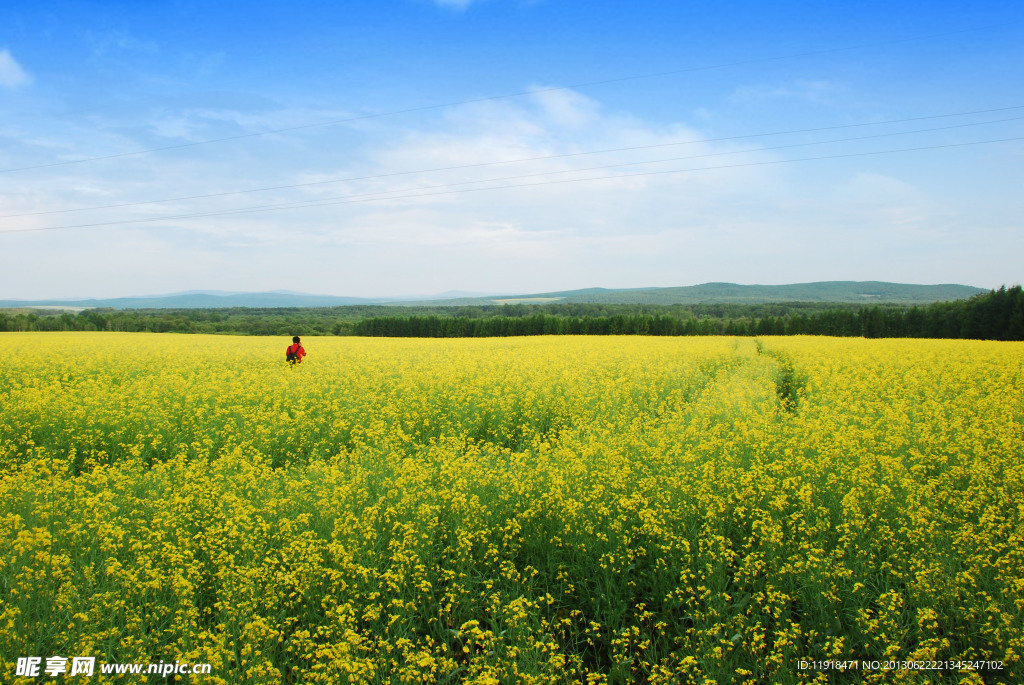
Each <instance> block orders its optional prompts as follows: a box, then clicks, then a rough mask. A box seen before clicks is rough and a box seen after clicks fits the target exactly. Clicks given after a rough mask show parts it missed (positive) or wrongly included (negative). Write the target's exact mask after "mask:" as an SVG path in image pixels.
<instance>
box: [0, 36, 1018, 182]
mask: <svg viewBox="0 0 1024 685" xmlns="http://www.w3.org/2000/svg"><path fill="white" fill-rule="evenodd" d="M1016 23H1019V22H1009V23H1001V24H987V25H984V26H975V27H969V28H963V29H957V30H955V31H943V32H940V33H932V34H925V35H921V36H911V37H907V38H897V39H893V40H885V41H876V42H873V43H862V44H858V45H848V46H842V47H834V48H824V49H821V50H808V51H804V52H797V53H791V54H787V55H775V56H771V57H758V58H752V59H745V60H737V61H733V62H725V63H721V64H712V65H704V66H698V67H685V68H681V69H669V70H665V71H658V72H650V73H646V74H634V75H631V76H621V77H617V78H609V79H599V80H594V81H584V82H580V83H575V84H570V85H567V86H551V87H545V88H536V89H531V90H525V91H520V92H516V93H507V94H504V95H491V96H486V97H480V98H470V99H466V100H459V101H454V102H446V103H441V104H434V105H423V106H420V107H408V108H404V109H397V110H390V111H387V112H376V113H372V114H362V115H358V116H352V117H344V118H339V119H331V120H327V121H320V122H314V123H309V124H301V125H298V126H288V127H283V128H276V129H270V130H266V131H256V132H253V133H243V134H238V135H233V136H224V137H221V138H210V139H207V140H199V141H192V142H189V143H177V144H175V145H165V146H161V147H154V148H147V149H143V150H133V151H130V152H120V153H116V154H111V155H98V156H94V157H85V158H82V159H72V160H62V161H59V162H49V163H46V164H35V165H30V166H23V167H16V168H11V169H0V173H15V172H20V171H30V170H33V169H49V168H53V167H58V166H68V165H72V164H84V163H86V162H95V161H101V160H108V159H118V158H123V157H131V156H136V155H144V154H150V153H154V152H164V151H168V150H179V149H183V148H191V147H198V146H201V145H210V144H213V143H223V142H227V141H233V140H244V139H248V138H257V137H260V136H266V135H272V134H277V133H288V132H292V131H300V130H304V129H310V128H318V127H323V126H334V125H337V124H344V123H351V122H356V121H365V120H368V119H379V118H383V117H389V116H396V115H400V114H410V113H414V112H425V111H429V110H434V109H443V108H445V107H455V106H459V105H467V104H474V103H479V102H491V101H495V100H508V99H512V98H517V97H524V96H527V95H536V94H540V93H549V92H558V91H564V90H573V89H578V88H587V87H591V86H598V85H606V84H609V83H622V82H626V81H637V80H641V79H648V78H659V77H663V76H672V75H677V74H687V73H694V72H699V71H712V70H715V69H725V68H729V67H736V66H743V65H747V64H761V63H765V62H775V61H781V60H787V59H798V58H801V57H813V56H817V55H825V54H830V53H836V52H844V51H850V50H862V49H865V48H872V47H880V46H884V45H894V44H899V43H907V42H913V41H919V40H929V39H932V38H942V37H945V36H951V35H957V34H962V33H969V32H974V31H984V30H988V29H991V28H999V27H1004V26H1011V25H1014V24H1016Z"/></svg>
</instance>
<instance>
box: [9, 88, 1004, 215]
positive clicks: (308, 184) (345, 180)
mask: <svg viewBox="0 0 1024 685" xmlns="http://www.w3.org/2000/svg"><path fill="white" fill-rule="evenodd" d="M1015 109H1024V105H1013V106H1010V107H997V108H991V109H979V110H971V111H966V112H953V113H948V114H934V115H927V116H919V117H908V118H904V119H890V120H885V121H873V122H863V123H858V124H840V125H834V126H819V127H815V128H805V129H791V130H787V131H772V132H768V133H749V134H743V135H737V136H723V137H718V138H700V139H694V140H685V141H676V142H669V143H655V144H651V145H634V146H630V147H620V148H605V149H600V150H587V151H580V152H566V153H561V154H556V155H541V156H535V157H522V158H518V159H509V160H498V161H493V162H476V163H472V164H457V165H451V166H444V167H432V168H428V169H416V170H409V171H394V172H388V173H384V174H373V175H366V176H348V177H342V178H331V179H325V180H320V181H307V182H304V183H290V184H283V185H276V186H265V187H260V188H248V189H244V190H231V191H224V192H217V193H205V194H201V195H186V196H179V197H170V198H162V199H158V200H142V201H138V202H123V203H117V204H110V205H94V206H91V207H74V208H69V209H51V210H45V211H40V212H23V213H19V214H5V215H0V219H13V218H19V217H28V216H44V215H51V214H68V213H72V212H85V211H95V210H101V209H121V208H125V207H140V206H144V205H150V204H163V203H166V202H183V201H188V200H203V199H209V198H215V197H229V196H232V195H245V194H250V193H260V192H269V191H272V190H290V189H295V188H308V187H312V186H322V185H328V184H332V183H349V182H354V181H368V180H378V179H384V178H393V177H395V176H407V175H413V174H426V173H436V172H441V171H456V170H462V169H474V168H482V167H488V166H498V165H504V164H517V163H523V162H537V161H546V160H553V159H565V158H569V157H582V156H588V155H597V154H609V153H614V152H634V151H637V150H650V149H656V148H664V147H675V146H681V145H699V144H706V143H715V142H725V141H730V140H744V139H750V138H765V137H770V136H782V135H795V134H800V133H820V132H823V131H835V130H840V129H849V128H863V127H867V126H885V125H891V124H901V123H908V122H912V121H926V120H933V119H943V118H949V117H959V116H971V115H976V114H992V113H996V112H1005V111H1010V110H1015ZM1019 118H1020V117H1013V118H1010V119H999V120H996V121H983V122H971V123H968V124H958V125H956V126H950V127H941V128H938V129H923V130H918V131H906V132H896V133H890V134H880V136H889V135H909V134H912V133H920V132H924V131H933V130H942V129H944V128H960V127H964V126H976V125H982V124H988V123H999V122H1001V121H1013V120H1015V119H1019ZM871 137H876V136H865V137H863V138H871ZM857 139H862V138H851V139H840V141H824V142H841V141H843V140H857ZM811 144H818V143H801V144H797V145H811ZM781 147H788V146H781ZM760 149H768V150H772V149H779V148H778V147H773V148H760ZM728 154H732V153H728ZM615 166H617V165H615Z"/></svg>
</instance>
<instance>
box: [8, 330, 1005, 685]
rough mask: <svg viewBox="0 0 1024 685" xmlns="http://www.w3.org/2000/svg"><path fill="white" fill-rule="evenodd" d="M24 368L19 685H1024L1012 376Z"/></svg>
mask: <svg viewBox="0 0 1024 685" xmlns="http://www.w3.org/2000/svg"><path fill="white" fill-rule="evenodd" d="M0 342H2V345H0V350H3V352H2V353H0V354H2V355H3V364H2V365H0V405H2V406H3V407H4V409H5V410H4V412H3V414H2V415H0V530H2V533H3V534H2V535H0V669H2V675H0V680H3V681H4V682H25V683H27V682H34V681H30V680H29V679H25V678H22V679H18V678H15V677H14V661H15V660H16V659H17V658H18V657H19V656H27V655H51V654H53V655H56V654H61V655H85V656H97V657H102V658H104V659H105V660H107V661H120V662H158V661H175V660H177V661H187V662H192V663H210V664H212V674H211V675H210V676H203V677H202V678H201V679H200V678H199V677H198V676H197V677H196V678H195V682H200V680H201V682H209V683H231V684H235V683H456V682H460V683H461V682H467V683H480V684H483V683H630V682H647V683H711V682H716V683H751V684H753V683H843V682H850V683H854V682H869V683H871V682H873V683H887V682H905V683H947V682H948V683H959V682H968V683H971V682H974V683H992V682H1006V683H1012V682H1021V681H1022V680H1024V667H1022V665H1021V661H1020V658H1021V654H1022V651H1024V637H1022V636H1024V625H1022V624H1024V621H1022V609H1024V551H1022V550H1024V523H1022V518H1024V462H1022V459H1021V457H1022V445H1024V390H1022V388H1024V345H1022V344H1020V343H996V342H974V341H930V340H914V341H907V340H858V339H830V338H809V337H798V338H771V337H768V338H761V339H758V340H750V339H729V338H706V339H702V338H625V337H609V338H578V337H551V338H525V339H516V338H502V339H461V340H458V339H456V340H424V339H416V340H402V339H383V340H382V339H365V338H322V339H313V338H311V339H309V340H305V341H304V343H305V344H306V347H307V349H308V350H309V352H310V356H309V357H308V358H307V360H306V362H305V363H304V364H302V365H301V366H299V367H296V368H290V367H288V366H287V365H285V364H284V363H283V361H281V357H282V356H283V355H282V352H281V349H279V348H280V347H281V344H280V341H279V340H277V339H273V340H269V339H262V338H229V337H214V336H175V335H151V334H112V333H97V334H88V333H70V334H57V333H53V334H46V333H40V334H3V335H0ZM847 659H854V660H858V661H860V660H862V659H863V660H882V661H884V660H902V661H928V660H985V661H998V662H1002V664H1003V669H1002V670H993V671H978V672H971V671H956V670H931V671H929V670H903V671H891V672H881V671H875V672H868V671H853V672H838V671H837V672H829V673H823V672H816V671H813V670H807V669H800V668H799V667H798V663H799V661H800V660H807V661H815V660H816V661H822V660H847ZM105 678H107V676H102V675H98V676H96V677H95V679H94V682H106V680H105ZM90 680H93V679H90ZM154 682H156V681H154Z"/></svg>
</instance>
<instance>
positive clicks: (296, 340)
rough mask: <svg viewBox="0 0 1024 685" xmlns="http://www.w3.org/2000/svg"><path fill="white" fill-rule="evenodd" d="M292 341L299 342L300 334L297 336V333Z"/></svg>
mask: <svg viewBox="0 0 1024 685" xmlns="http://www.w3.org/2000/svg"><path fill="white" fill-rule="evenodd" d="M292 342H293V343H297V342H299V336H297V335H296V336H293V337H292Z"/></svg>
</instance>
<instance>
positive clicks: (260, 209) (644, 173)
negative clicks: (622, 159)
mask: <svg viewBox="0 0 1024 685" xmlns="http://www.w3.org/2000/svg"><path fill="white" fill-rule="evenodd" d="M1018 140H1024V136H1016V137H1012V138H996V139H992V140H978V141H973V142H969V143H948V144H945V145H926V146H921V147H912V148H900V149H896V150H876V151H872V152H851V153H846V154H837V155H823V156H819V157H800V158H796V159H780V160H768V161H762V162H743V163H739V164H725V165H719V166H709V167H692V168H689V169H670V170H665V171H642V172H635V173H628V174H614V175H610V176H595V177H591V178H571V179H560V180H554V181H539V182H536V183H518V184H512V185H504V186H492V187H489V188H463V189H460V190H441V191H435V192H430V193H413V194H408V195H399V196H395V197H375V198H349V199H344V200H334V201H326V202H323V201H321V202H318V203H316V204H306V205H302V206H300V207H285V206H269V207H250V208H239V209H231V210H220V211H214V212H202V213H195V214H180V215H176V216H163V217H152V218H148V219H129V220H125V221H107V222H97V223H91V224H75V225H70V226H44V227H39V228H20V229H11V230H6V231H0V233H34V232H41V231H57V230H67V229H75V228H95V227H101V226H120V225H125V224H137V223H153V222H160V221H172V220H176V219H195V218H202V217H210V216H227V215H232V214H250V213H259V212H269V211H277V210H281V209H302V208H307V207H323V206H328V205H341V204H354V203H361V202H378V201H382V200H404V199H416V198H421V197H433V196H437V195H452V194H458V193H472V192H481V191H488V190H506V189H509V188H530V187H537V186H546V185H556V184H566V183H584V182H588V181H604V180H613V179H619V178H635V177H638V176H659V175H666V174H681V173H692V172H696V171H714V170H718V169H737V168H741V167H755V166H768V165H775V164H791V163H795V162H811V161H819V160H828V159H843V158H851V157H867V156H873V155H887V154H896V153H901V152H920V151H924V150H940V149H948V148H957V147H968V146H972V145H988V144H992V143H1006V142H1012V141H1018Z"/></svg>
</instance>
